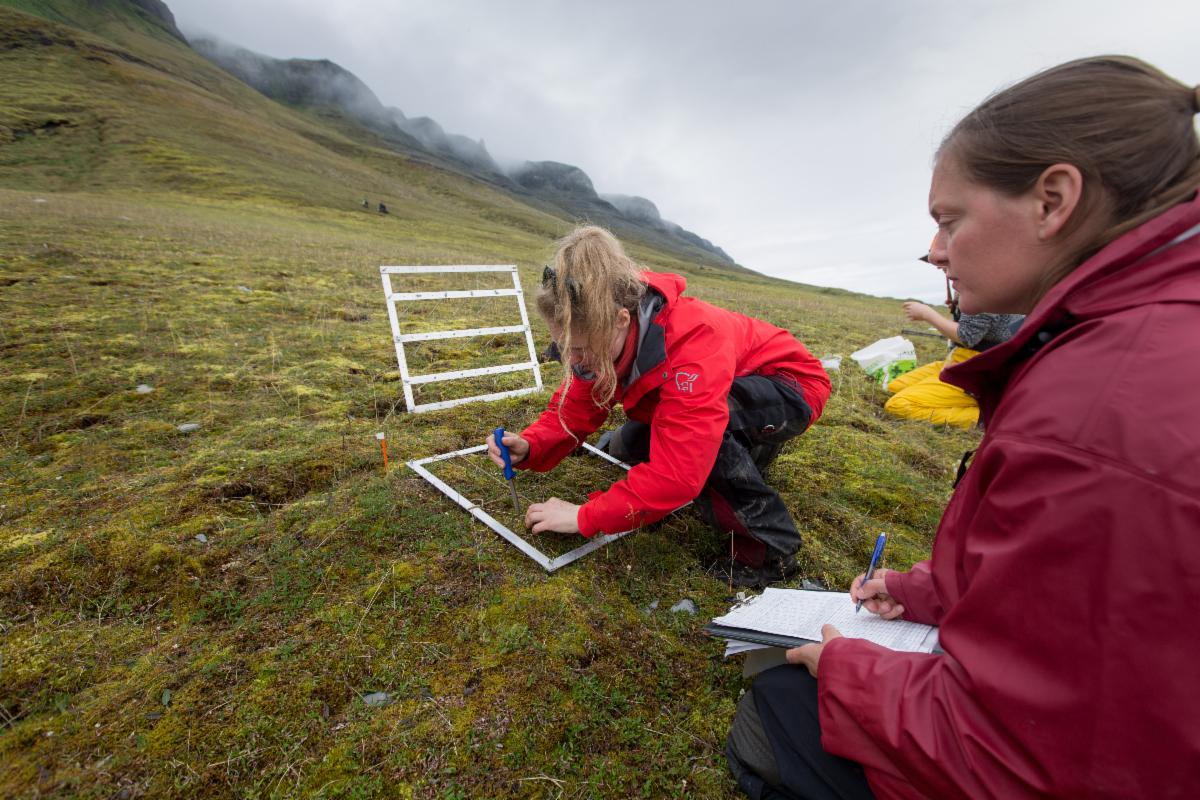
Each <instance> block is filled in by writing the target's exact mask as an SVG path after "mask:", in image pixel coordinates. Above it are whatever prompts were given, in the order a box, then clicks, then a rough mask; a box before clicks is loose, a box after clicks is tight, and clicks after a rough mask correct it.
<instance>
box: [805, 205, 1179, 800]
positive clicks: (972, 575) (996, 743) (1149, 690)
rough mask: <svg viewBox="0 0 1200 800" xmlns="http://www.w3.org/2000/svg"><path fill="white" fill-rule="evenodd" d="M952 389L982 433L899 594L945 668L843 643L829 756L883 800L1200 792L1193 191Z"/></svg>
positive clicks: (833, 649) (826, 724)
mask: <svg viewBox="0 0 1200 800" xmlns="http://www.w3.org/2000/svg"><path fill="white" fill-rule="evenodd" d="M942 379H943V380H945V381H947V382H948V383H952V384H955V385H957V386H961V387H962V388H963V389H966V390H967V391H969V392H971V393H973V394H975V395H976V396H977V397H978V398H979V404H980V409H981V412H982V415H983V418H984V419H985V420H986V422H987V433H986V435H985V436H984V438H983V442H982V443H981V445H980V447H979V450H978V452H977V453H976V455H975V457H974V462H973V463H972V464H971V466H970V468H969V469H968V470H967V472H966V475H965V476H964V478H963V480H962V481H961V483H960V484H959V485H958V487H957V489H956V490H955V492H954V496H953V498H952V499H951V501H950V504H949V506H948V507H947V509H946V513H945V515H944V516H943V517H942V522H941V525H940V526H939V527H938V532H937V536H936V539H935V541H934V546H933V554H932V555H933V557H932V559H931V560H929V561H925V562H922V563H920V564H917V565H916V566H914V567H913V569H912V570H911V571H909V572H907V573H898V572H897V573H890V574H889V575H888V576H887V586H888V591H889V592H891V593H892V594H893V595H894V596H895V597H897V598H898V599H899V600H900V602H901V603H903V605H904V607H905V609H906V613H905V616H906V618H907V619H911V620H915V621H918V622H925V623H931V624H934V625H940V626H941V629H940V640H941V646H942V647H943V648H944V649H945V654H944V655H927V654H909V653H897V652H892V651H890V650H886V649H884V648H882V647H877V646H875V645H873V644H871V643H869V642H866V641H863V640H861V639H848V638H847V639H836V640H834V641H832V642H830V643H829V644H828V645H827V646H826V647H825V649H824V651H823V653H822V656H821V663H820V675H819V678H820V680H819V681H818V685H819V702H820V717H821V730H822V743H823V744H824V746H825V749H826V750H828V751H829V752H831V753H835V754H837V755H840V756H844V757H846V758H849V759H853V760H855V761H858V762H860V763H861V764H863V766H864V767H865V769H866V774H867V778H868V780H869V781H870V784H871V786H872V788H873V789H874V790H875V792H876V794H877V795H878V796H879V797H881V798H891V797H936V798H956V797H970V798H989V797H994V798H1025V797H1080V798H1082V797H1088V798H1094V797H1108V798H1141V797H1146V798H1195V797H1200V603H1198V600H1200V197H1195V198H1193V199H1192V200H1190V201H1188V202H1185V203H1182V204H1180V205H1178V206H1176V207H1174V208H1173V209H1171V210H1169V211H1168V212H1166V213H1165V214H1162V215H1160V216H1159V217H1156V218H1155V219H1153V220H1151V221H1150V222H1148V223H1146V224H1144V225H1142V226H1141V227H1139V228H1137V229H1135V230H1133V231H1131V232H1129V233H1128V234H1126V235H1124V236H1122V237H1121V238H1119V239H1117V240H1116V241H1115V242H1113V243H1112V244H1110V245H1108V246H1107V247H1105V248H1104V249H1103V250H1101V251H1100V252H1099V253H1097V254H1096V255H1095V256H1093V257H1092V258H1091V259H1089V260H1088V261H1086V262H1084V263H1083V264H1082V265H1081V266H1080V267H1079V268H1078V269H1076V270H1075V271H1074V272H1073V273H1072V274H1070V275H1069V276H1068V277H1067V278H1066V279H1064V280H1063V281H1061V282H1060V283H1059V284H1057V285H1056V286H1055V287H1054V288H1053V289H1052V290H1051V291H1050V293H1049V294H1048V295H1047V296H1046V297H1045V298H1044V299H1043V300H1042V301H1041V302H1040V303H1039V304H1038V306H1037V307H1036V308H1035V309H1034V311H1033V313H1032V314H1031V315H1030V316H1029V317H1028V318H1027V319H1026V321H1025V324H1024V325H1023V326H1022V328H1021V330H1020V331H1019V332H1018V333H1017V334H1016V336H1014V337H1013V339H1012V340H1010V341H1009V342H1006V343H1005V344H1003V345H1000V346H998V347H995V348H993V349H991V350H988V351H987V352H986V353H983V354H982V355H979V356H976V357H975V358H973V359H971V360H970V361H967V362H964V363H963V364H961V365H956V366H954V367H952V368H950V369H947V370H946V371H944V372H943V373H942Z"/></svg>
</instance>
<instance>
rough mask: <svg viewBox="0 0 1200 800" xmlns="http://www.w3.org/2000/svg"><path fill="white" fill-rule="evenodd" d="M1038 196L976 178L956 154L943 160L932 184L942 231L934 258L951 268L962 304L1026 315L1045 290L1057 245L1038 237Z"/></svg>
mask: <svg viewBox="0 0 1200 800" xmlns="http://www.w3.org/2000/svg"><path fill="white" fill-rule="evenodd" d="M1038 211H1039V201H1038V198H1037V197H1036V196H1035V195H1034V193H1033V192H1030V193H1029V194H1026V195H1020V196H1018V197H1012V196H1009V195H1006V194H1002V193H1000V192H997V191H995V190H993V189H989V188H987V187H985V186H981V185H979V184H977V183H972V182H971V181H970V180H968V179H967V177H966V176H965V175H964V174H963V173H962V171H961V169H960V168H959V167H958V164H957V163H956V162H955V159H954V158H953V156H951V155H948V154H947V155H944V156H943V157H942V158H939V159H938V162H937V165H936V166H935V167H934V170H933V182H932V184H931V185H930V188H929V213H930V214H931V215H932V216H933V219H934V221H935V222H936V223H937V226H938V230H937V236H935V237H934V240H933V244H932V245H931V246H930V250H929V261H930V263H932V264H933V265H934V266H936V267H938V268H939V269H941V270H942V271H943V272H945V273H946V277H948V278H950V282H951V285H952V286H953V287H954V289H955V290H956V291H957V292H958V294H959V308H961V309H962V310H963V312H964V313H967V314H978V313H981V312H989V313H997V314H1026V313H1028V312H1029V311H1030V309H1032V308H1033V306H1034V304H1035V303H1036V301H1037V298H1038V296H1039V293H1040V291H1041V290H1042V288H1043V286H1042V283H1043V280H1044V276H1045V275H1046V274H1047V271H1048V270H1049V269H1050V267H1051V263H1052V258H1053V256H1054V248H1051V247H1048V246H1047V245H1046V243H1044V242H1042V241H1040V239H1039V237H1038V233H1039V228H1038V224H1037V223H1038Z"/></svg>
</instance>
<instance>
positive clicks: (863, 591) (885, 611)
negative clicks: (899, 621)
mask: <svg viewBox="0 0 1200 800" xmlns="http://www.w3.org/2000/svg"><path fill="white" fill-rule="evenodd" d="M886 541H887V534H883V533H881V534H879V538H877V539H876V540H875V551H874V552H873V553H872V554H871V563H870V565H869V566H868V567H867V571H866V572H865V573H864V574H862V575H859V576H858V577H857V578H855V579H854V582H853V583H852V584H851V586H850V597H851V598H852V599H854V600H856V601H857V604H856V607H855V613H858V609H859V608H861V607H862V606H863V605H865V606H866V607H867V611H870V612H871V613H873V614H878V615H879V616H880V617H882V618H883V619H895V618H896V617H899V616H900V615H902V614H903V613H904V606H902V605H900V603H899V602H898V601H897V600H896V598H895V597H893V596H892V595H891V594H890V593H889V592H888V589H887V581H886V578H887V574H888V572H890V571H891V570H887V569H883V568H882V567H879V559H880V557H881V556H882V555H883V545H884V543H885V542H886Z"/></svg>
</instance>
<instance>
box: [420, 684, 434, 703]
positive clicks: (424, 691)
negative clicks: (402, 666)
mask: <svg viewBox="0 0 1200 800" xmlns="http://www.w3.org/2000/svg"><path fill="white" fill-rule="evenodd" d="M420 695H421V699H422V700H432V699H433V692H431V691H429V687H428V686H422V687H421V691H420Z"/></svg>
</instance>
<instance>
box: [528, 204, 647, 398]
mask: <svg viewBox="0 0 1200 800" xmlns="http://www.w3.org/2000/svg"><path fill="white" fill-rule="evenodd" d="M645 291H646V284H645V283H643V282H642V268H641V267H639V266H638V265H637V264H636V263H634V261H633V259H631V258H629V256H627V255H625V249H624V248H623V247H621V243H620V242H619V241H617V237H615V236H613V235H612V234H611V233H609V232H608V231H606V230H605V229H604V228H600V227H597V226H595V225H584V226H580V227H578V228H576V229H575V230H573V231H571V233H569V234H567V235H566V236H565V237H563V238H562V239H561V240H559V242H558V249H557V250H556V251H555V253H554V266H553V267H552V268H547V270H546V272H545V276H544V278H543V280H542V286H541V288H540V289H538V292H537V298H536V302H537V309H538V313H540V314H541V315H542V318H543V319H544V320H546V323H547V324H549V325H552V326H554V327H557V328H559V329H560V330H561V331H562V333H561V334H560V341H559V342H558V343H557V344H558V348H559V351H560V352H561V353H562V355H563V366H564V367H565V373H566V376H565V378H564V379H563V389H564V391H563V393H562V397H563V398H565V397H566V389H568V388H570V383H571V380H572V379H573V375H572V371H571V366H570V362H569V359H568V357H567V354H568V353H569V352H570V350H571V348H572V347H582V348H583V350H584V352H585V354H586V356H585V360H586V361H587V363H588V365H589V366H591V367H592V369H593V370H594V371H595V373H596V382H595V384H594V385H593V386H592V401H593V402H595V403H596V405H598V406H605V405H607V404H608V403H609V402H610V401H611V400H612V398H613V395H614V394H615V393H616V390H617V372H616V369H615V367H614V365H613V363H612V357H611V353H610V352H609V347H610V346H611V341H612V335H613V331H614V330H616V328H617V319H618V315H619V314H620V312H621V309H626V310H627V311H629V313H630V314H631V315H632V316H633V318H634V319H636V318H637V311H638V304H639V303H640V302H641V299H642V295H643V294H645ZM576 336H578V338H580V339H581V340H582V342H580V343H579V344H576V343H574V342H573V341H572V340H573V339H574V338H575V337H576ZM559 413H560V416H561V403H560V407H559Z"/></svg>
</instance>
